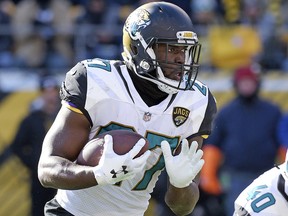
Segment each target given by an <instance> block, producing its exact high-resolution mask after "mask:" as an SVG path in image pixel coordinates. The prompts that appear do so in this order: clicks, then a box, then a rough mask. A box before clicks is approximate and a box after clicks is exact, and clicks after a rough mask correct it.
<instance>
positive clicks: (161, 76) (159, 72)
mask: <svg viewBox="0 0 288 216" xmlns="http://www.w3.org/2000/svg"><path fill="white" fill-rule="evenodd" d="M144 43H145V42H144ZM146 45H147V44H146ZM148 50H149V51H148ZM151 52H152V53H153V54H152V56H154V57H155V53H154V51H153V49H152V48H148V49H147V53H148V54H149V56H150V53H151ZM122 57H123V59H124V60H125V62H129V66H131V67H132V68H133V71H134V72H135V74H136V75H137V76H139V77H141V78H143V79H145V80H148V81H150V82H153V83H155V84H156V85H157V86H158V88H159V89H160V90H161V91H163V92H165V93H167V94H176V93H178V91H179V90H178V89H177V86H178V84H179V82H178V81H175V80H172V79H168V78H166V77H165V76H164V74H163V72H162V69H161V68H160V67H157V68H156V74H157V78H158V79H159V80H161V81H162V82H165V83H168V84H169V85H171V86H175V87H171V86H169V85H167V84H164V83H162V82H160V81H157V80H156V79H152V78H149V77H146V76H143V75H141V74H139V73H137V69H136V65H135V64H134V62H133V60H132V56H131V54H130V52H129V51H128V50H127V49H126V48H125V47H124V53H122ZM150 57H151V56H150Z"/></svg>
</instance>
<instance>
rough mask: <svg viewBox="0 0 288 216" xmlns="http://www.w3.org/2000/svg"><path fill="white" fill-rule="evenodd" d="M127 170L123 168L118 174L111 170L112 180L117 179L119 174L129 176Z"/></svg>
mask: <svg viewBox="0 0 288 216" xmlns="http://www.w3.org/2000/svg"><path fill="white" fill-rule="evenodd" d="M126 169H127V166H122V170H119V171H117V172H116V171H115V170H114V169H113V170H111V172H110V173H111V174H112V178H117V174H120V173H124V175H125V174H127V173H128V171H127V170H126Z"/></svg>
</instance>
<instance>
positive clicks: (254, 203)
mask: <svg viewBox="0 0 288 216" xmlns="http://www.w3.org/2000/svg"><path fill="white" fill-rule="evenodd" d="M287 214H288V151H287V153H286V161H285V162H284V163H283V164H281V165H279V166H275V167H274V168H272V169H270V170H268V171H267V172H265V173H263V174H262V175H260V176H259V177H258V178H257V179H255V180H254V181H253V182H252V183H251V184H250V185H249V186H248V187H247V188H246V189H245V190H243V192H242V193H241V194H240V195H239V196H238V198H237V199H236V200H235V212H234V215H233V216H254V215H255V216H256V215H263V216H286V215H287Z"/></svg>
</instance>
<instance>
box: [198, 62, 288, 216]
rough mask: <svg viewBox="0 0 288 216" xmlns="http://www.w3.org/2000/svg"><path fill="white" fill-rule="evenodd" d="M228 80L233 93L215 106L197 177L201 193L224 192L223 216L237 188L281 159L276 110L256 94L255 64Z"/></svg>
mask: <svg viewBox="0 0 288 216" xmlns="http://www.w3.org/2000/svg"><path fill="white" fill-rule="evenodd" d="M233 84H234V88H235V91H236V97H235V98H234V99H233V100H232V101H231V102H230V103H229V104H227V105H225V106H224V107H223V108H222V109H221V110H220V111H219V113H218V114H217V117H216V118H215V122H214V123H215V125H214V126H215V127H213V128H214V130H213V133H212V134H211V136H209V138H208V139H207V140H206V141H207V142H206V141H205V144H204V145H203V151H204V160H205V165H204V167H203V169H202V172H201V181H200V184H201V189H203V191H205V192H206V193H208V194H211V195H214V196H221V195H222V194H223V193H224V202H225V206H226V210H225V211H226V215H227V216H230V215H232V214H233V211H234V208H233V206H234V201H235V199H236V198H237V196H238V195H239V194H240V193H241V191H242V190H243V189H244V188H245V187H247V186H248V185H249V184H250V183H251V182H252V181H253V180H254V179H255V178H257V177H258V176H259V175H260V174H261V173H263V172H264V171H266V170H268V169H270V168H272V167H273V166H274V163H275V161H276V159H278V156H279V155H282V158H281V159H280V161H281V162H279V164H280V163H283V161H284V160H285V151H286V149H285V148H284V147H283V146H281V144H280V142H279V140H278V138H277V126H278V124H279V121H280V118H281V110H280V108H279V107H278V106H276V105H275V104H272V103H271V102H269V101H266V100H265V99H262V98H261V97H260V96H259V92H260V88H261V77H260V68H259V67H258V65H251V66H247V67H241V68H238V69H237V70H236V71H235V74H234V77H233ZM283 151H284V153H283ZM259 158H263V160H259ZM220 179H221V181H220Z"/></svg>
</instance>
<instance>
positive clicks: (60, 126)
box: [38, 63, 149, 190]
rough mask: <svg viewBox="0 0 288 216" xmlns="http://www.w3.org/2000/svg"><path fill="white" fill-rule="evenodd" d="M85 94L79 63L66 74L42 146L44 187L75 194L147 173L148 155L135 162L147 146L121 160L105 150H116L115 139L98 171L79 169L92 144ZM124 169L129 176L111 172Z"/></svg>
mask: <svg viewBox="0 0 288 216" xmlns="http://www.w3.org/2000/svg"><path fill="white" fill-rule="evenodd" d="M86 94H87V71H86V68H85V66H84V65H83V64H81V63H78V64H77V65H76V66H75V67H74V68H72V69H71V70H70V71H69V72H68V73H67V74H66V79H65V82H64V83H63V85H62V87H61V91H60V96H61V99H62V101H63V105H62V108H61V109H60V111H59V113H58V115H57V117H56V119H55V121H54V123H53V125H52V126H51V128H50V130H49V131H48V133H47V134H46V136H45V139H44V142H43V146H42V153H41V156H40V159H39V164H38V177H39V180H40V182H41V184H42V185H43V186H45V187H53V188H58V189H70V190H73V189H81V188H87V187H91V186H95V185H97V184H98V185H100V184H101V185H104V184H114V183H115V182H118V181H122V180H125V179H127V178H132V177H133V176H134V175H135V173H136V172H140V171H141V170H142V169H144V165H145V161H146V159H147V157H148V156H149V152H147V154H146V153H145V154H143V155H142V156H141V157H138V158H136V159H133V158H134V156H135V155H137V153H138V152H139V151H140V149H141V148H142V146H143V145H144V142H140V143H139V142H138V144H136V145H135V146H134V147H135V148H133V149H134V150H133V149H131V150H130V152H129V154H128V153H127V154H125V155H121V156H119V155H116V154H114V152H113V148H112V147H111V148H106V149H108V150H106V151H105V147H107V146H113V139H112V138H111V139H105V144H104V152H103V155H102V157H101V160H100V162H99V164H98V165H97V166H96V167H90V166H80V165H77V164H76V163H74V161H75V160H76V159H77V157H78V155H79V153H80V152H81V150H82V149H83V147H84V145H85V144H86V143H87V142H88V140H89V134H90V129H91V126H92V124H93V123H92V121H91V118H90V116H89V113H88V111H87V110H86V109H85V103H86ZM106 142H108V143H106ZM132 150H133V151H132ZM111 155H113V156H115V157H111ZM101 161H102V162H101ZM103 161H105V162H103ZM122 165H123V166H124V165H125V166H126V167H127V171H128V173H126V172H125V173H126V175H120V174H119V175H117V177H116V178H115V177H113V175H112V174H111V170H114V169H115V170H117V167H119V166H120V167H122ZM128 174H129V175H128Z"/></svg>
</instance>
